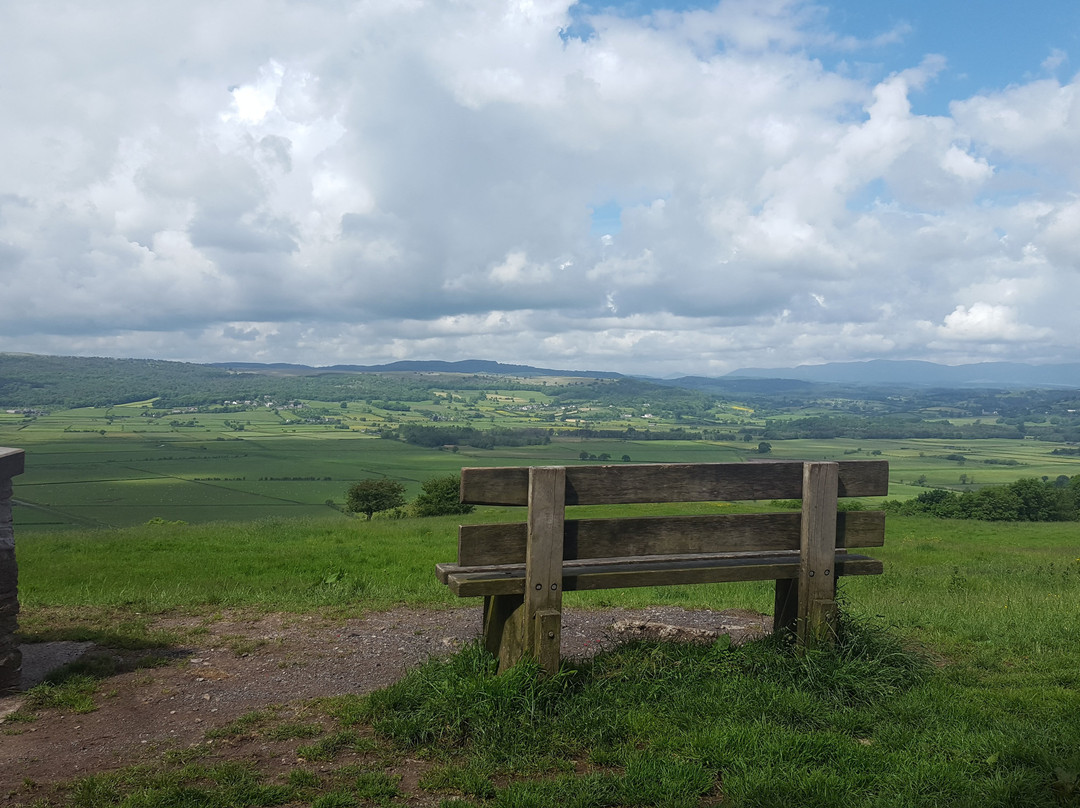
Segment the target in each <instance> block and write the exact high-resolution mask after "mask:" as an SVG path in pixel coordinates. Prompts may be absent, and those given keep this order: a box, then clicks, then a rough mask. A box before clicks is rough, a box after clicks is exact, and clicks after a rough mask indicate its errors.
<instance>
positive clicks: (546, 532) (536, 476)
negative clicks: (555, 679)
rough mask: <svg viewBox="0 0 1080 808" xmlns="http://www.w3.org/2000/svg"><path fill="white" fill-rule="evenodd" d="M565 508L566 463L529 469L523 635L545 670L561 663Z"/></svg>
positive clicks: (553, 669)
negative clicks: (524, 634) (563, 465)
mask: <svg viewBox="0 0 1080 808" xmlns="http://www.w3.org/2000/svg"><path fill="white" fill-rule="evenodd" d="M565 514H566V469H565V468H564V467H562V466H549V467H542V468H531V469H529V528H528V529H529V537H528V544H527V545H526V549H525V616H524V618H525V633H526V637H525V639H526V643H527V645H526V647H527V648H528V651H529V653H530V654H531V655H532V656H533V658H534V659H536V661H537V662H539V663H540V667H542V668H543V669H544V670H545V671H547V672H548V673H555V671H557V670H558V669H559V647H560V644H561V640H562V593H563V581H562V562H563V529H564V521H565V518H566V516H565Z"/></svg>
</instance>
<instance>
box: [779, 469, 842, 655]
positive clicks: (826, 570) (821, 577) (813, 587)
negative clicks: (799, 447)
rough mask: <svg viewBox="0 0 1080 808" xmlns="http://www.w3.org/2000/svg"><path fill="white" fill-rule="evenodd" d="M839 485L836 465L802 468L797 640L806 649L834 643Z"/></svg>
mask: <svg viewBox="0 0 1080 808" xmlns="http://www.w3.org/2000/svg"><path fill="white" fill-rule="evenodd" d="M838 484H839V466H838V465H837V464H836V463H804V464H803V491H802V495H803V496H802V530H801V540H800V559H799V606H798V613H797V636H798V641H799V644H800V645H802V646H805V647H812V646H814V645H818V644H821V643H829V644H831V643H832V642H834V641H835V639H836V499H837V493H838V492H837V488H838ZM778 583H779V582H778ZM778 591H779V589H778Z"/></svg>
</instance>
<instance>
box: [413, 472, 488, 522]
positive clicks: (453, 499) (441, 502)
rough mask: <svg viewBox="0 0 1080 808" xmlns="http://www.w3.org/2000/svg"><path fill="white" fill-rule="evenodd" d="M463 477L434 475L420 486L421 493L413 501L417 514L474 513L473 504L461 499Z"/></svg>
mask: <svg viewBox="0 0 1080 808" xmlns="http://www.w3.org/2000/svg"><path fill="white" fill-rule="evenodd" d="M460 490H461V478H460V477H459V476H458V475H457V474H448V475H447V476H445V477H432V478H431V479H430V480H425V481H424V483H423V484H422V485H421V486H420V494H419V495H418V496H417V497H416V501H415V502H414V503H413V510H414V511H415V513H416V515H417V516H447V515H450V514H455V513H472V512H473V506H472V505H466V504H465V503H463V502H462V501H461V498H460V497H461V495H460V493H459V492H460Z"/></svg>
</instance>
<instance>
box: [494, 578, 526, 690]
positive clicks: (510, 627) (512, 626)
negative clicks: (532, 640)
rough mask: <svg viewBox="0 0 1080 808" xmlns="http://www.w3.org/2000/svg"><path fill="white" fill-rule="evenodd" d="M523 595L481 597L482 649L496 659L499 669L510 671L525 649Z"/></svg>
mask: <svg viewBox="0 0 1080 808" xmlns="http://www.w3.org/2000/svg"><path fill="white" fill-rule="evenodd" d="M524 604H525V598H524V596H522V595H487V596H485V597H484V648H486V649H487V651H488V653H490V654H491V655H492V656H494V657H496V658H497V659H498V660H499V670H500V671H504V670H506V669H507V668H511V667H513V666H514V664H515V663H517V661H518V660H520V659H521V651H522V648H524V642H525V640H524V636H523V634H522V613H523V612H524V611H525V606H524Z"/></svg>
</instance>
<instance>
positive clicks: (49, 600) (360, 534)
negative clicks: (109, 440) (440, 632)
mask: <svg viewBox="0 0 1080 808" xmlns="http://www.w3.org/2000/svg"><path fill="white" fill-rule="evenodd" d="M700 507H702V508H707V507H715V506H708V505H703V506H700ZM468 518H469V519H474V518H475V519H477V520H481V521H484V520H489V519H492V518H520V513H516V514H514V513H512V509H489V510H487V511H486V512H484V513H477V514H474V515H473V516H471V517H468ZM458 521H459V519H458V518H455V517H448V518H435V519H423V520H417V519H409V520H398V521H393V520H374V521H372V522H363V521H359V520H350V521H344V520H332V519H303V520H278V519H271V520H262V521H259V522H251V523H243V524H231V523H217V524H210V525H186V526H185V525H180V526H176V525H159V526H155V527H143V528H137V529H135V528H132V529H123V530H111V531H72V532H67V533H62V534H44V533H43V534H30V535H22V534H20V535H19V536H18V540H17V552H18V555H19V564H20V582H21V584H22V587H21V595H22V601H23V609H24V611H23V614H22V616H21V617H22V621H23V633H24V635H25V638H26V639H34V640H43V639H94V640H95V641H97V642H98V643H99V644H103V645H106V646H112V647H116V648H119V647H126V648H128V649H130V650H131V652H132V653H133V654H135V653H136V652H139V653H142V652H145V651H146V649H151V650H152V651H153V652H154V653H158V654H163V655H167V652H168V647H169V645H171V644H173V643H175V642H176V638H171V637H169V636H166V635H160V634H157V633H155V632H154V630H153V621H152V619H151V618H150V617H149V616H148V615H149V614H151V613H156V612H162V611H169V610H184V611H188V612H206V613H207V614H208V615H210V614H212V613H213V612H214V610H216V609H219V608H221V607H224V606H231V607H237V608H243V609H252V610H257V611H295V612H322V613H325V612H327V611H331V612H334V613H338V614H353V613H357V612H360V611H363V610H367V609H371V608H381V607H385V606H389V605H392V604H395V603H401V602H407V603H412V604H417V605H428V606H448V605H451V604H452V603H454V602H455V601H456V600H457V599H455V598H453V597H451V596H450V595H449V594H448V593H447V592H446V590H445V587H442V586H441V585H439V584H437V582H436V581H435V579H434V575H433V572H432V566H433V565H434V563H436V562H437V561H446V560H450V559H452V558H453V557H454V552H455V541H456V540H455V525H456V524H457V522H458ZM887 531H888V534H887V538H886V544H885V546H884V547H882V548H879V549H876V550H874V551H873V552H874V553H875V554H876V555H879V556H880V557H881V558H882V559H883V560H884V562H885V570H886V572H885V574H884V575H882V576H873V577H866V578H858V577H856V578H850V579H845V580H844V581H843V595H844V598H845V601H846V613H847V614H848V615H849V616H850V617H851V620H850V623H849V630H848V631H847V632H846V633H845V641H844V643H843V644H842V645H841V646H840V648H839V649H838V650H837V651H835V652H830V651H818V652H813V653H811V654H808V655H805V656H800V655H798V654H795V653H793V652H792V650H791V649H790V648H788V647H787V646H784V645H783V644H780V643H777V642H776V641H772V640H767V641H763V642H758V643H753V644H750V645H748V646H745V647H741V648H732V647H730V645H729V644H727V643H725V642H723V641H721V642H718V643H716V644H713V645H706V646H678V645H646V644H641V645H633V646H628V647H624V648H622V649H618V650H616V651H614V652H612V653H609V654H605V655H603V656H601V657H599V658H597V659H596V660H595V661H594V662H592V663H590V664H584V665H580V666H576V667H575V666H572V665H567V666H565V667H564V669H563V670H562V672H561V673H559V674H558V675H557V676H555V677H551V678H547V679H545V678H540V677H538V676H537V675H536V670H535V669H534V668H531V667H530V666H528V665H525V666H522V667H520V668H518V669H516V670H514V671H512V672H510V673H509V674H505V675H503V676H498V677H497V676H494V675H493V673H492V666H493V662H492V660H491V659H490V658H488V657H487V656H486V655H484V654H483V653H481V652H480V651H479V649H477V648H475V647H470V648H467V649H466V650H465V651H463V652H462V653H460V654H458V655H456V656H455V657H452V658H451V659H450V660H448V661H445V662H432V663H429V664H428V665H426V666H424V667H421V668H420V669H417V670H416V671H414V672H413V673H411V674H410V675H409V676H407V677H406V678H405V679H404V680H403V681H402V682H400V683H399V684H397V685H394V686H392V687H391V688H388V689H387V690H384V691H379V692H377V693H375V694H372V695H371V696H370V697H369V698H362V697H354V696H344V697H341V698H338V699H334V700H329V701H323V702H318V703H315V704H313V705H309V706H307V707H306V708H305V709H303V710H301V711H299V712H298V711H296V710H283V709H279V708H277V707H268V708H267V709H264V710H259V711H256V712H254V713H250V714H248V715H246V716H243V717H241V718H240V719H238V720H237V721H234V722H233V723H232V724H229V725H226V726H224V727H221V728H219V729H218V730H216V731H215V732H217V733H218V736H217V737H221V738H228V739H233V740H235V741H236V742H242V741H243V740H244V739H246V738H256V739H258V741H259V742H260V743H272V744H280V745H283V746H282V748H283V749H287V751H283V752H282V753H281V755H280V757H281V758H282V759H288V760H295V761H296V763H295V764H292V765H290V766H289V767H288V770H287V771H284V772H281V773H280V774H271V773H267V772H262V771H259V770H257V769H254V768H251V767H245V766H236V765H235V764H221V763H220V762H215V761H214V760H212V756H213V753H212V747H209V746H202V747H199V748H198V749H196V750H193V751H191V752H190V753H189V754H188V753H186V756H180V757H177V758H175V759H173V758H168V759H166V758H162V761H161V762H160V764H159V765H153V766H149V767H131V768H129V769H124V770H121V771H119V772H114V773H109V774H100V775H94V776H91V777H88V778H85V779H81V780H75V781H72V782H71V783H68V784H66V785H64V786H62V787H61V789H60V790H59V791H58V792H57V794H56V796H55V801H54V802H51V803H50V802H49V801H48V800H50V799H54V797H48V798H46V799H45V800H44V801H43V802H40V803H38V804H39V805H50V804H52V805H60V804H63V805H86V806H90V805H121V804H123V805H173V804H177V805H179V804H199V805H201V804H207V805H263V804H293V803H295V804H305V805H327V806H329V805H390V804H395V801H397V804H400V800H401V799H402V797H401V796H400V795H401V793H402V791H401V788H402V786H401V783H400V782H399V780H398V776H399V774H400V771H401V768H402V767H403V766H406V765H409V766H413V767H419V768H420V769H421V771H420V773H419V784H418V785H417V786H414V787H413V788H416V789H419V791H420V792H422V793H424V794H426V795H427V797H428V798H429V799H430V800H431V801H441V804H442V805H445V806H451V805H454V806H457V808H462V806H466V805H470V806H485V807H486V806H534V805H535V806H541V805H544V806H547V805H553V804H560V803H565V804H567V805H576V806H611V805H640V806H645V805H658V806H668V805H687V806H698V805H713V804H723V805H725V806H729V805H730V806H778V807H779V806H789V805H811V806H833V805H835V806H913V807H918V806H941V805H948V806H978V808H990V807H992V806H1010V807H1011V806H1035V807H1036V808H1038V807H1039V806H1047V807H1048V808H1049V807H1050V806H1070V805H1072V806H1077V805H1080V786H1078V785H1077V782H1078V781H1077V775H1078V773H1080V722H1078V721H1077V720H1076V716H1077V715H1080V650H1078V649H1080V620H1077V614H1078V612H1077V604H1080V544H1078V543H1077V540H1076V530H1075V525H1070V524H1012V525H1001V524H988V523H979V522H958V521H947V520H937V519H931V518H919V517H890V519H889V520H888V525H887ZM566 600H567V603H568V605H570V606H574V605H579V606H580V605H586V606H600V605H608V604H610V605H636V606H644V605H649V604H656V603H667V604H677V605H683V606H688V607H708V608H713V609H722V608H729V607H733V606H741V607H745V608H754V609H758V610H760V611H765V612H767V611H769V610H770V609H771V605H772V591H771V585H769V584H761V583H758V584H720V585H713V586H699V587H690V586H687V587H668V588H658V589H650V588H642V589H632V590H610V591H606V592H594V593H568V595H567V598H566ZM469 607H470V608H476V609H479V608H480V607H479V602H478V601H476V602H474V603H473V604H472V605H471V606H469ZM108 675H110V674H109V671H107V670H96V671H77V672H71V675H70V676H69V677H68V679H67V680H65V681H63V682H58V683H54V684H53V685H50V686H49V687H48V688H42V690H41V691H38V692H37V693H36V695H35V696H34V698H35V699H38V701H37V702H36V706H35V707H34V708H33V710H28V711H26V712H25V713H24V714H22V715H20V716H18V717H20V718H23V719H24V720H31V719H32V717H33V715H34V714H35V712H40V711H43V710H48V709H64V710H78V709H92V707H93V705H94V704H95V698H99V697H100V695H99V691H100V688H101V684H100V683H101V681H102V680H101V677H102V676H104V677H107V676H108ZM80 677H84V678H80ZM64 700H67V701H64ZM50 705H52V706H50ZM80 705H81V706H80ZM13 726H14V727H15V728H16V729H15V731H19V729H18V728H19V727H20V726H22V725H20V724H14V725H13ZM199 755H201V756H202V757H198V756H199ZM193 756H194V757H193ZM407 761H411V763H408V764H407V763H406V762H407ZM185 801H186V802H185ZM721 801H722V802H721ZM23 804H30V802H29V799H28V800H27V801H26V802H25V803H23Z"/></svg>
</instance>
